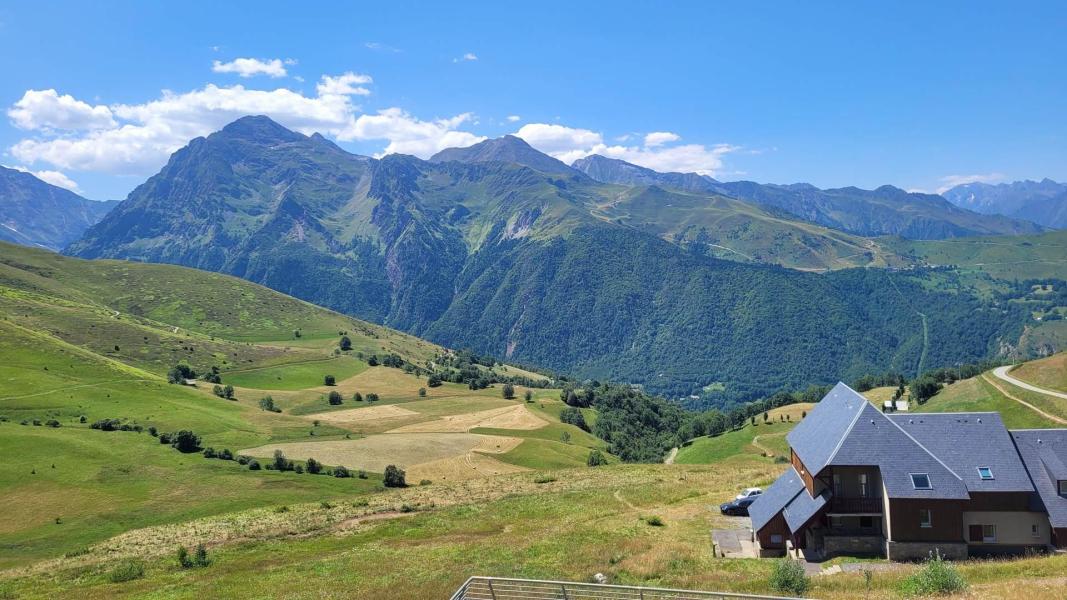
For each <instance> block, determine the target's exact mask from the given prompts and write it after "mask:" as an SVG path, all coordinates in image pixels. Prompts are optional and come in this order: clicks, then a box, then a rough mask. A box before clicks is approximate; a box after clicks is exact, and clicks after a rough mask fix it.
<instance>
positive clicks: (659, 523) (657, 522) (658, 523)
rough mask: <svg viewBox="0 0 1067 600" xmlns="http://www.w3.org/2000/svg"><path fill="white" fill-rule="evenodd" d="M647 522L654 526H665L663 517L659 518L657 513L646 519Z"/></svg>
mask: <svg viewBox="0 0 1067 600" xmlns="http://www.w3.org/2000/svg"><path fill="white" fill-rule="evenodd" d="M645 523H648V524H649V525H651V526H652V527H663V519H661V518H659V517H658V516H656V515H652V516H651V517H648V518H647V519H645Z"/></svg>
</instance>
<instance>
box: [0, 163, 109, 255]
mask: <svg viewBox="0 0 1067 600" xmlns="http://www.w3.org/2000/svg"><path fill="white" fill-rule="evenodd" d="M116 204H118V203H117V202H113V201H112V202H95V201H93V200H87V199H85V198H82V197H81V196H79V195H78V194H75V193H74V192H72V191H70V190H66V189H63V188H61V187H57V186H54V185H52V184H50V183H46V182H44V181H41V180H40V179H38V178H37V177H34V176H33V175H31V174H30V173H26V172H23V171H17V170H15V169H8V168H6V167H0V240H2V241H6V242H13V243H15V244H22V245H24V246H38V247H41V248H48V249H49V250H57V251H58V250H60V249H62V248H64V247H66V245H67V244H69V243H71V242H73V241H74V240H76V239H78V238H79V237H80V236H81V234H82V233H84V232H85V230H86V229H88V228H89V227H90V226H91V225H93V224H95V223H96V222H97V221H99V220H100V219H101V218H103V216H104V215H106V214H107V213H108V211H110V210H111V209H112V208H114V207H115V205H116Z"/></svg>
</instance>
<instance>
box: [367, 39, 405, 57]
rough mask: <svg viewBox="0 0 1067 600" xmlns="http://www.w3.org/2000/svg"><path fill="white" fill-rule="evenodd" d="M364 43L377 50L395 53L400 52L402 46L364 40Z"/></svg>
mask: <svg viewBox="0 0 1067 600" xmlns="http://www.w3.org/2000/svg"><path fill="white" fill-rule="evenodd" d="M363 45H364V46H366V47H367V48H368V49H370V50H374V51H376V52H392V53H393V54H396V53H397V52H400V48H394V47H392V46H390V45H389V44H383V43H381V42H364V44H363Z"/></svg>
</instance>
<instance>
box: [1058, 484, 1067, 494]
mask: <svg viewBox="0 0 1067 600" xmlns="http://www.w3.org/2000/svg"><path fill="white" fill-rule="evenodd" d="M1059 484H1060V495H1061V496H1067V481H1065V480H1060V482H1059Z"/></svg>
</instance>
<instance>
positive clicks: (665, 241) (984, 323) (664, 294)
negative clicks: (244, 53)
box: [67, 117, 1036, 401]
mask: <svg viewBox="0 0 1067 600" xmlns="http://www.w3.org/2000/svg"><path fill="white" fill-rule="evenodd" d="M769 187H772V188H773V189H777V186H769ZM783 189H787V190H788V188H783ZM851 194H852V197H864V194H863V193H861V191H858V190H857V191H856V192H855V193H851ZM868 194H875V193H874V192H870V193H868ZM902 194H903V192H902ZM875 195H877V196H878V198H879V199H878V200H877V201H875V200H871V201H870V202H869V204H870V205H879V206H888V205H890V204H891V203H892V198H893V197H896V194H895V193H888V192H884V191H883V192H878V193H877V194H875ZM831 196H832V194H831ZM904 196H910V195H908V194H904ZM819 198H820V199H821V198H822V196H819ZM935 198H936V197H935ZM913 200H914V202H920V203H921V202H924V201H925V200H923V198H919V199H913ZM820 201H821V200H820ZM942 202H943V201H942ZM928 204H933V205H935V206H937V204H936V203H934V202H928ZM871 210H873V209H871ZM886 210H888V209H886ZM938 211H939V212H936V213H935V214H938V215H948V216H953V215H956V214H957V213H961V214H963V215H972V216H971V217H970V218H971V221H970V223H971V224H972V226H974V227H978V225H979V224H985V225H988V226H989V227H991V228H995V227H994V224H999V226H1001V227H1003V228H1006V229H1009V230H1013V229H1015V228H1016V227H1019V228H1022V229H1024V230H1025V229H1027V228H1030V229H1036V226H1033V225H1028V224H1022V223H1017V222H1015V221H1012V220H1011V219H1006V218H1002V217H995V218H994V217H986V216H983V215H977V214H974V213H968V211H964V210H962V209H957V208H955V207H951V206H950V207H949V210H940V209H938ZM856 218H859V217H858V215H857V216H856ZM930 218H932V217H930ZM960 218H961V219H962V217H960ZM919 220H921V219H919ZM904 221H909V219H904ZM915 221H916V219H914V218H912V219H910V222H912V223H914V222H915ZM902 228H903V229H907V227H903V226H902ZM925 229H926V230H928V231H933V232H937V231H940V232H949V233H955V232H957V231H962V230H964V229H965V228H963V227H962V225H960V224H959V223H958V222H953V221H946V222H938V224H934V222H932V221H931V222H930V223H927V225H926V226H925ZM67 252H68V253H69V254H73V255H77V256H81V257H85V258H125V259H131V260H141V261H150V262H165V263H176V264H182V265H186V266H192V267H197V268H201V269H205V270H212V271H220V272H224V273H229V274H234V275H238V276H240V277H243V278H246V279H250V280H252V281H255V282H258V283H262V284H264V285H267V286H269V287H272V288H274V289H277V290H279V291H282V292H285V293H288V294H291V295H293V296H297V297H299V298H302V299H305V300H308V301H311V302H314V303H316V304H320V305H323V306H327V307H329V308H334V309H337V310H340V311H342V312H345V313H348V314H351V315H354V316H358V317H361V318H365V319H368V320H372V321H376V322H379V323H382V324H386V325H389V326H392V327H395V328H398V329H402V330H404V331H407V332H410V333H414V334H417V335H420V336H422V337H426V338H428V339H431V340H434V341H436V342H439V343H442V344H446V345H448V346H451V347H460V348H462V347H470V348H472V349H474V350H476V351H478V352H482V353H490V354H493V355H496V356H500V357H508V358H510V359H511V360H515V361H519V362H524V363H530V364H537V365H542V366H544V367H547V368H554V369H560V370H563V371H566V372H568V373H573V374H576V375H578V376H580V377H593V378H601V379H613V380H623V381H629V382H633V383H640V384H643V385H645V386H646V387H647V388H648V389H650V390H651V391H655V392H659V393H664V394H668V395H671V396H674V397H679V396H688V395H690V394H702V393H703V394H704V395H705V396H706V397H709V398H711V397H714V398H717V401H724V400H741V399H748V398H752V397H754V396H757V395H760V394H765V393H768V392H771V391H774V390H777V389H781V388H787V387H797V386H800V385H806V384H808V383H811V382H824V383H829V382H832V381H836V380H837V379H842V378H843V379H849V378H851V377H855V376H858V375H861V374H864V373H871V372H884V371H887V370H890V369H893V370H899V371H902V372H908V373H913V372H914V371H915V370H916V369H917V368H919V367H920V366H922V367H930V366H938V365H950V364H954V363H955V362H957V361H963V362H968V361H973V360H978V359H981V358H985V357H988V356H990V355H992V354H995V353H996V352H1001V351H1003V348H1005V347H1011V346H1012V345H1013V344H1015V343H1016V342H1017V340H1018V338H1019V336H1020V334H1021V331H1022V326H1023V323H1024V322H1025V320H1026V319H1027V318H1029V314H1028V313H1027V311H1026V310H1025V309H1024V308H1021V307H1018V306H1015V305H1007V306H1006V307H1005V308H1003V309H998V310H986V309H985V304H984V301H983V300H981V299H979V298H977V297H974V296H971V295H968V294H960V293H947V292H939V291H936V289H935V288H934V287H933V286H926V285H924V282H923V281H922V278H921V276H920V275H916V276H911V275H908V274H907V273H897V274H894V273H892V272H890V271H887V270H883V269H846V270H839V271H831V272H829V273H826V274H823V275H816V274H811V273H804V272H801V271H798V270H793V269H785V268H782V267H780V266H777V265H775V264H752V263H761V262H765V263H780V264H784V265H790V266H806V265H812V268H820V269H825V268H826V266H827V265H829V264H834V265H836V266H850V265H878V264H888V263H891V262H893V261H897V260H901V258H900V257H898V256H896V255H894V254H892V253H887V252H885V251H884V250H882V249H881V248H880V247H879V245H878V244H877V243H876V242H874V241H873V240H869V239H867V238H863V237H859V236H855V235H851V234H848V233H842V232H840V231H835V230H832V229H828V228H825V227H822V226H820V225H816V224H813V223H811V222H808V221H804V220H800V219H797V218H796V217H794V216H792V215H791V214H790V213H788V212H786V211H785V210H782V209H781V208H779V207H776V206H773V205H772V206H768V205H762V206H761V205H757V204H753V203H749V202H744V201H741V200H738V199H737V198H730V197H725V196H723V195H721V194H720V193H707V192H698V191H694V190H692V189H684V188H678V187H675V186H672V185H669V184H667V183H656V184H654V185H638V186H626V185H616V184H605V183H600V182H598V181H595V178H594V177H593V176H592V175H587V174H586V173H584V172H582V171H579V170H577V169H576V168H571V167H568V166H567V165H564V164H563V163H561V162H559V161H557V160H555V159H553V158H551V157H548V156H546V155H544V154H542V153H540V152H537V151H536V150H534V149H533V148H531V147H530V146H529V145H528V144H526V143H525V142H524V141H522V140H520V139H519V138H515V137H510V136H509V137H505V138H501V139H497V140H488V141H486V142H483V143H481V144H476V145H474V146H472V147H470V148H464V149H456V150H448V151H444V152H442V153H439V154H438V155H436V156H435V157H433V159H432V160H430V161H424V160H420V159H417V158H414V157H411V156H403V155H389V156H386V157H384V158H382V159H373V158H368V157H364V156H357V155H353V154H349V153H347V152H345V151H343V150H342V149H340V148H339V147H337V146H336V145H334V144H332V143H331V142H329V141H328V140H326V139H325V138H323V137H321V136H318V135H313V136H310V137H308V136H304V135H301V134H299V133H295V132H292V131H289V130H288V129H285V128H284V127H282V126H280V125H278V124H277V123H275V122H273V121H271V120H270V119H268V118H266V117H246V118H243V119H240V120H238V121H236V122H234V123H232V124H230V125H228V126H226V127H225V128H224V129H222V130H221V131H219V132H216V133H214V134H212V135H210V136H208V137H206V138H197V139H195V140H193V141H191V142H190V143H189V145H188V146H186V147H185V148H182V149H181V150H179V151H177V152H176V153H174V155H172V156H171V158H170V160H169V161H168V163H167V165H166V166H164V167H163V169H162V170H161V171H160V172H159V173H158V174H156V175H154V176H153V177H151V178H150V179H149V180H148V181H146V182H145V183H144V184H143V185H141V186H139V187H138V188H137V189H136V190H134V191H133V192H132V193H131V194H130V195H129V197H128V198H127V199H126V200H125V201H124V202H123V203H122V204H121V205H119V206H118V207H117V208H116V209H115V210H113V211H112V212H111V213H110V214H108V215H107V216H106V217H105V218H104V219H103V220H102V221H101V222H100V223H98V224H97V225H95V226H93V227H92V228H90V229H89V230H88V231H87V232H86V233H85V235H84V236H83V237H82V239H80V240H79V241H77V242H75V243H73V244H71V245H70V246H69V248H68V249H67ZM715 256H731V257H732V258H734V259H736V262H735V261H724V260H718V259H717V258H715ZM946 277H949V275H946ZM942 285H943V286H946V285H947V286H948V287H949V288H951V284H950V283H948V282H943V283H942ZM771 356H773V360H769V357H771ZM709 390H710V391H709Z"/></svg>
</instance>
